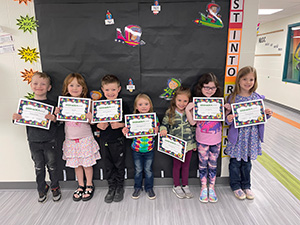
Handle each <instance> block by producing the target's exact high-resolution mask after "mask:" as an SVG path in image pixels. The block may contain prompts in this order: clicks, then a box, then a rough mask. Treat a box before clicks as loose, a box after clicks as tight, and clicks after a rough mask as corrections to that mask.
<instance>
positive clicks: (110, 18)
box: [105, 10, 115, 25]
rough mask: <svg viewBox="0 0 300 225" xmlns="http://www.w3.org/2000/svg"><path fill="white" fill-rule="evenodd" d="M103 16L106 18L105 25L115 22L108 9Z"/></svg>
mask: <svg viewBox="0 0 300 225" xmlns="http://www.w3.org/2000/svg"><path fill="white" fill-rule="evenodd" d="M105 18H106V20H105V25H113V24H115V20H114V19H113V18H112V14H111V13H110V12H109V10H107V11H106V15H105Z"/></svg>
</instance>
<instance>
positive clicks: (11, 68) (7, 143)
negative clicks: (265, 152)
mask: <svg viewBox="0 0 300 225" xmlns="http://www.w3.org/2000/svg"><path fill="white" fill-rule="evenodd" d="M250 2H251V4H250ZM0 4H1V8H0V21H1V24H0V26H1V27H2V29H3V30H4V31H5V32H8V33H10V34H12V36H13V38H14V41H13V42H12V43H13V44H14V46H15V49H16V51H15V52H14V53H5V54H0V76H1V79H2V82H1V83H0V88H1V90H2V93H3V94H2V95H1V96H0V104H1V105H2V106H4V105H5V106H6V107H5V110H4V107H1V108H2V110H1V112H0V143H1V151H0V158H1V163H0V171H1V173H0V182H14V181H34V180H35V176H34V168H33V163H32V160H31V159H30V152H29V148H28V144H27V141H26V135H25V127H24V126H17V125H14V124H12V122H11V117H12V114H13V113H14V112H16V108H17V104H18V100H19V98H20V97H23V96H24V95H26V93H27V92H30V87H29V85H27V83H26V82H24V81H23V78H22V77H21V75H22V74H21V73H20V72H21V71H24V69H27V70H29V69H30V68H32V69H33V70H39V71H41V65H40V61H39V60H38V62H37V63H36V62H33V64H30V63H29V62H26V63H25V62H24V61H23V60H20V56H19V55H18V51H17V49H20V48H21V47H27V46H29V47H30V48H37V51H38V52H39V48H38V39H37V33H36V32H35V31H33V32H32V34H30V33H28V32H26V33H24V32H23V31H22V30H18V26H17V25H16V23H17V21H16V19H17V18H20V15H22V16H26V15H27V14H28V16H29V17H32V16H35V13H34V4H33V3H32V2H28V5H27V6H26V5H25V4H24V3H22V4H20V5H19V3H18V1H12V0H0ZM257 9H258V0H253V1H250V0H245V10H244V12H245V13H244V26H243V34H242V44H241V54H240V67H242V66H244V65H253V61H254V46H255V41H256V36H255V34H256V27H255V26H256V24H257ZM7 44H8V43H7ZM224 161H225V163H223V166H222V167H223V168H224V170H225V171H227V170H228V163H226V160H224ZM224 175H226V172H225V174H224Z"/></svg>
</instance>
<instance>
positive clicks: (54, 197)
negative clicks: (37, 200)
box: [51, 187, 61, 202]
mask: <svg viewBox="0 0 300 225" xmlns="http://www.w3.org/2000/svg"><path fill="white" fill-rule="evenodd" d="M51 191H52V200H53V201H54V202H58V201H59V200H60V199H61V191H60V187H57V188H54V189H52V190H51Z"/></svg>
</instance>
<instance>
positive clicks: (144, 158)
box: [122, 94, 159, 199]
mask: <svg viewBox="0 0 300 225" xmlns="http://www.w3.org/2000/svg"><path fill="white" fill-rule="evenodd" d="M151 112H153V105H152V101H151V99H150V97H149V96H148V95H146V94H138V96H136V98H135V100H134V112H133V113H151ZM158 126H159V122H158V120H157V127H155V133H156V134H157V133H158ZM122 131H123V133H124V135H126V134H127V133H128V128H127V127H124V128H123V130H122ZM154 141H155V137H154V136H145V137H136V138H133V141H132V144H131V148H132V150H133V151H132V155H133V161H134V192H133V194H132V196H131V197H132V198H133V199H138V198H139V197H140V194H141V192H142V190H143V189H142V184H143V173H144V174H145V183H144V186H145V191H146V193H147V194H148V198H149V199H155V198H156V195H155V193H154V191H153V173H152V163H153V158H154V151H153V148H154Z"/></svg>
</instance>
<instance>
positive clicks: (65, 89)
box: [62, 73, 88, 98]
mask: <svg viewBox="0 0 300 225" xmlns="http://www.w3.org/2000/svg"><path fill="white" fill-rule="evenodd" d="M75 78H76V79H77V82H78V84H80V85H81V86H82V93H81V95H80V97H82V98H86V97H87V93H88V88H87V86H86V83H85V80H84V78H83V76H82V75H81V74H79V73H70V74H69V75H68V76H67V77H66V78H65V80H64V84H63V89H62V95H63V96H71V95H70V93H69V92H68V85H69V84H70V83H71V82H72V81H73V80H74V79H75Z"/></svg>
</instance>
